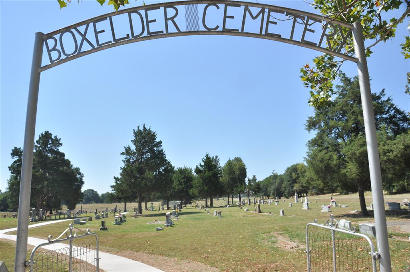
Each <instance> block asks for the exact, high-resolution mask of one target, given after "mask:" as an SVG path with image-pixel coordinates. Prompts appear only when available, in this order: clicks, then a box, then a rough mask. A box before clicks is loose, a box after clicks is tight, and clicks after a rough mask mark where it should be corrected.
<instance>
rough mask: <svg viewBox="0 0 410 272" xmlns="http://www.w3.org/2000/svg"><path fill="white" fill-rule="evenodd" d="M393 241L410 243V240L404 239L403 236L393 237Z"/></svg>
mask: <svg viewBox="0 0 410 272" xmlns="http://www.w3.org/2000/svg"><path fill="white" fill-rule="evenodd" d="M409 237H410V236H409ZM392 238H393V239H395V240H398V241H402V242H409V243H410V239H409V238H406V237H402V236H395V235H393V236H392Z"/></svg>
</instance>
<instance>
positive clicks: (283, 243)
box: [273, 232, 305, 251]
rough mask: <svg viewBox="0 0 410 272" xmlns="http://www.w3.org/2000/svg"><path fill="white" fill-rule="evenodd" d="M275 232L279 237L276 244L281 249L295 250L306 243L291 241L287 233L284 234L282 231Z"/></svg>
mask: <svg viewBox="0 0 410 272" xmlns="http://www.w3.org/2000/svg"><path fill="white" fill-rule="evenodd" d="M273 234H274V235H275V237H276V239H277V242H276V246H277V247H279V248H281V249H284V250H288V251H293V250H295V249H299V248H304V247H305V245H303V244H299V243H296V242H293V241H291V240H290V239H289V237H287V235H284V234H283V233H282V232H274V233H273Z"/></svg>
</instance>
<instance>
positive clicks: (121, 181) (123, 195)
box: [111, 173, 136, 212]
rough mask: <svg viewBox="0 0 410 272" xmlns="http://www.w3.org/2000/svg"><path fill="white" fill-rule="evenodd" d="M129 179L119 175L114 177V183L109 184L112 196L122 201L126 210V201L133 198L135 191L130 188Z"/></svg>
mask: <svg viewBox="0 0 410 272" xmlns="http://www.w3.org/2000/svg"><path fill="white" fill-rule="evenodd" d="M129 182H130V181H129V180H127V179H125V178H124V177H123V176H122V173H121V177H114V184H113V185H111V188H112V190H113V198H114V199H115V200H117V201H120V202H124V211H125V212H126V211H127V202H131V201H134V200H135V198H136V197H135V192H134V191H133V190H130V187H129V186H130V184H129Z"/></svg>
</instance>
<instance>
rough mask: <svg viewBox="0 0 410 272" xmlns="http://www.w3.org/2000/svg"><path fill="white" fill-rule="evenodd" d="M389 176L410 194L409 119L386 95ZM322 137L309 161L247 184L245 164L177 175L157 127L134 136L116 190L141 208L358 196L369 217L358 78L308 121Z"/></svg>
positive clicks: (380, 123) (387, 184) (389, 184)
mask: <svg viewBox="0 0 410 272" xmlns="http://www.w3.org/2000/svg"><path fill="white" fill-rule="evenodd" d="M372 98H373V107H374V114H375V119H376V127H377V137H378V144H379V152H380V161H381V168H382V177H383V188H384V190H386V191H387V192H388V193H403V192H409V191H410V132H409V126H410V119H409V114H408V113H406V112H404V111H402V110H401V109H399V108H398V107H397V106H396V105H395V104H394V103H393V102H392V100H391V98H389V97H387V98H386V97H385V92H384V90H382V91H381V92H379V93H374V94H372ZM306 129H307V130H308V131H309V132H315V133H316V134H315V136H314V137H313V138H312V139H311V140H310V141H309V142H308V144H307V145H308V152H307V154H306V157H305V162H304V163H297V164H294V165H291V166H289V167H288V168H287V169H286V170H285V171H284V173H283V174H278V173H273V174H272V175H270V176H269V177H266V178H265V179H263V180H259V181H258V180H257V179H256V177H255V176H253V177H252V178H251V179H249V180H248V182H245V180H246V166H245V165H244V163H243V162H242V160H241V159H240V158H234V159H233V160H229V161H228V162H227V163H226V164H225V165H224V166H223V167H221V166H220V163H219V159H218V157H217V156H210V155H208V154H206V155H205V157H204V158H203V159H202V161H201V162H200V163H199V164H198V165H197V166H196V167H195V169H194V170H192V169H190V168H186V167H185V168H178V169H174V167H173V166H172V165H171V163H170V162H169V161H168V160H167V159H166V156H165V153H164V151H163V149H162V143H161V141H159V140H157V135H156V134H155V132H153V131H152V130H151V129H149V128H146V127H145V125H144V126H143V127H142V128H139V127H138V128H137V130H134V138H133V140H132V145H130V146H126V147H125V148H124V151H123V152H122V153H121V154H122V155H123V156H124V159H123V163H124V166H123V167H122V168H121V174H120V177H115V184H114V185H113V186H112V188H113V190H114V192H115V194H116V195H118V196H120V198H121V199H123V200H124V201H133V200H135V199H136V200H137V201H138V203H139V204H140V205H139V207H140V208H139V211H140V212H142V208H141V203H142V202H147V201H150V200H152V199H165V200H166V201H169V200H170V199H178V200H183V201H185V202H187V201H190V200H191V199H194V198H203V199H205V201H206V205H208V200H209V205H210V206H212V205H213V198H214V197H216V196H224V195H228V196H232V195H234V194H237V195H238V196H239V198H240V197H241V194H245V195H247V196H250V195H257V196H266V197H282V196H284V197H290V196H292V195H294V194H295V192H297V193H298V194H299V195H306V194H323V193H337V192H338V193H349V192H358V193H359V200H360V207H361V211H362V213H363V214H367V209H366V203H365V198H364V192H365V191H366V190H370V175H369V166H368V157H367V148H366V139H365V130H364V122H363V113H362V108H361V98H360V89H359V83H358V79H357V77H355V78H349V77H347V76H345V75H344V74H341V75H340V84H339V85H338V86H336V88H335V90H334V96H333V97H332V99H331V100H329V101H327V102H326V103H322V105H321V106H320V107H315V110H314V114H313V116H311V117H309V118H308V120H307V122H306Z"/></svg>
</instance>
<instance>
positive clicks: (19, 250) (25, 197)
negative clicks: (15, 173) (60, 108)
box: [15, 32, 43, 272]
mask: <svg viewBox="0 0 410 272" xmlns="http://www.w3.org/2000/svg"><path fill="white" fill-rule="evenodd" d="M42 54H43V33H41V32H36V35H35V41H34V52H33V61H32V64H31V76H30V86H29V94H28V102H27V113H26V128H25V133H24V149H23V161H22V165H21V177H20V195H19V207H18V223H17V242H16V259H15V271H16V272H24V271H25V261H26V254H27V236H28V223H29V210H30V195H31V175H32V170H33V169H32V168H33V148H34V133H35V127H36V115H37V101H38V89H39V85H40V73H41V72H40V67H41V58H42Z"/></svg>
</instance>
